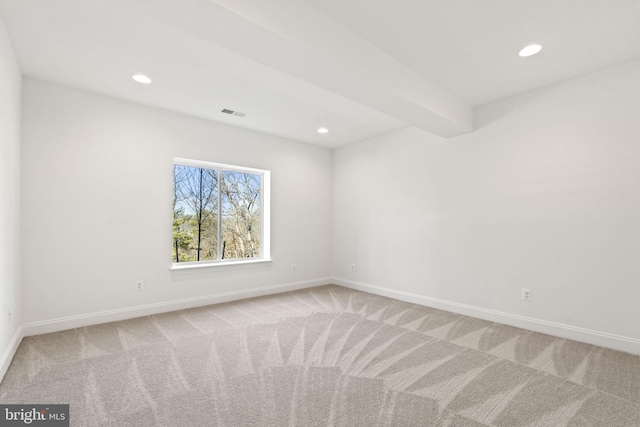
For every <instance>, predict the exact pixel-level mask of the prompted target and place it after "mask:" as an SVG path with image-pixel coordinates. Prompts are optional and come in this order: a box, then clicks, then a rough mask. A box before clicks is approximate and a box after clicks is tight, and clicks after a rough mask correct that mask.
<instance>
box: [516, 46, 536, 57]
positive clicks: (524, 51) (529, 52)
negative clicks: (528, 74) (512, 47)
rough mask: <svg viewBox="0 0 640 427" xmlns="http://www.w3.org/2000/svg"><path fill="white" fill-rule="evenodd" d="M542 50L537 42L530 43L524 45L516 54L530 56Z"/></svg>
mask: <svg viewBox="0 0 640 427" xmlns="http://www.w3.org/2000/svg"><path fill="white" fill-rule="evenodd" d="M541 50H542V46H540V45H539V44H530V45H529V46H527V47H525V48H524V49H522V50H521V51H520V52H519V53H518V55H520V56H523V57H524V56H531V55H535V54H536V53H538V52H540V51H541Z"/></svg>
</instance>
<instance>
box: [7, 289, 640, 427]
mask: <svg viewBox="0 0 640 427" xmlns="http://www.w3.org/2000/svg"><path fill="white" fill-rule="evenodd" d="M0 402H2V403H49V404H51V403H69V404H70V405H71V425H72V426H118V427H120V426H136V427H138V426H171V427H193V426H196V427H197V426H223V427H233V426H305V427H306V426H367V427H369V426H394V427H396V426H509V427H517V426H545V427H549V426H575V427H587V426H616V427H620V426H640V357H638V356H632V355H629V354H626V353H620V352H616V351H612V350H608V349H604V348H600V347H595V346H591V345H587V344H581V343H578V342H574V341H569V340H564V339H560V338H555V337H552V336H548V335H542V334H538V333H534V332H530V331H526V330H522V329H517V328H513V327H509V326H504V325H500V324H496V323H490V322H486V321H482V320H478V319H473V318H469V317H464V316H459V315H456V314H451V313H448V312H444V311H440V310H435V309H430V308H426V307H422V306H418V305H413V304H408V303H404V302H400V301H396V300H392V299H388V298H384V297H379V296H375V295H370V294H366V293H362V292H357V291H353V290H350V289H345V288H342V287H339V286H323V287H319V288H313V289H308V290H303V291H296V292H290V293H286V294H279V295H274V296H268V297H261V298H254V299H250V300H244V301H239V302H233V303H228V304H221V305H213V306H207V307H201V308H195V309H190V310H182V311H177V312H172V313H166V314H160V315H155V316H148V317H142V318H137V319H132V320H126V321H122V322H114V323H108V324H103V325H98V326H91V327H86V328H79V329H74V330H69V331H64V332H58V333H53V334H46V335H40V336H34V337H27V338H25V339H24V341H23V342H22V344H21V345H20V348H19V349H18V352H17V354H16V357H15V358H14V360H13V363H12V364H11V367H10V368H9V371H8V372H7V374H6V376H5V379H4V380H3V382H2V384H0Z"/></svg>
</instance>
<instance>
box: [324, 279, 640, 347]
mask: <svg viewBox="0 0 640 427" xmlns="http://www.w3.org/2000/svg"><path fill="white" fill-rule="evenodd" d="M333 283H334V284H336V285H340V286H344V287H347V288H351V289H356V290H359V291H364V292H369V293H372V294H376V295H381V296H385V297H389V298H394V299H398V300H400V301H405V302H411V303H414V304H419V305H424V306H427V307H433V308H438V309H440V310H446V311H450V312H452V313H457V314H462V315H465V316H470V317H476V318H478V319H483V320H488V321H490V322H497V323H503V324H505V325H510V326H515V327H518V328H523V329H528V330H531V331H536V332H541V333H543V334H548V335H554V336H557V337H561V338H567V339H571V340H574V341H580V342H584V343H587V344H593V345H598V346H602V347H607V348H611V349H614V350H619V351H624V352H627V353H631V354H636V355H640V340H638V339H635V338H630V337H623V336H620V335H614V334H609V333H606V332H599V331H593V330H590V329H584V328H579V327H576V326H571V325H565V324H562V323H555V322H549V321H546V320H541V319H534V318H531V317H525V316H519V315H517V314H511V313H504V312H501V311H496V310H489V309H486V308H482V307H475V306H471V305H466V304H459V303H456V302H452V301H446V300H442V299H437V298H431V297H428V296H424V295H418V294H413V293H410V292H404V291H398V290H395V289H389V288H385V287H381V286H374V285H369V284H366V283H361V282H355V281H353V280H348V279H342V278H338V277H334V278H333Z"/></svg>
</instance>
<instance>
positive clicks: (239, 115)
mask: <svg viewBox="0 0 640 427" xmlns="http://www.w3.org/2000/svg"><path fill="white" fill-rule="evenodd" d="M222 112H223V113H225V114H230V115H232V116H238V117H244V116H246V114H245V113H241V112H240V111H233V110H229V109H228V108H223V109H222Z"/></svg>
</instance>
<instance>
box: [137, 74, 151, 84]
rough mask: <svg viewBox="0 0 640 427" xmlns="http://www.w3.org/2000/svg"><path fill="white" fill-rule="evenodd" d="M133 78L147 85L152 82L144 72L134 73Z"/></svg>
mask: <svg viewBox="0 0 640 427" xmlns="http://www.w3.org/2000/svg"><path fill="white" fill-rule="evenodd" d="M133 80H135V81H137V82H138V83H143V84H145V85H148V84H149V83H151V79H150V78H149V77H147V76H145V75H144V74H134V75H133Z"/></svg>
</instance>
